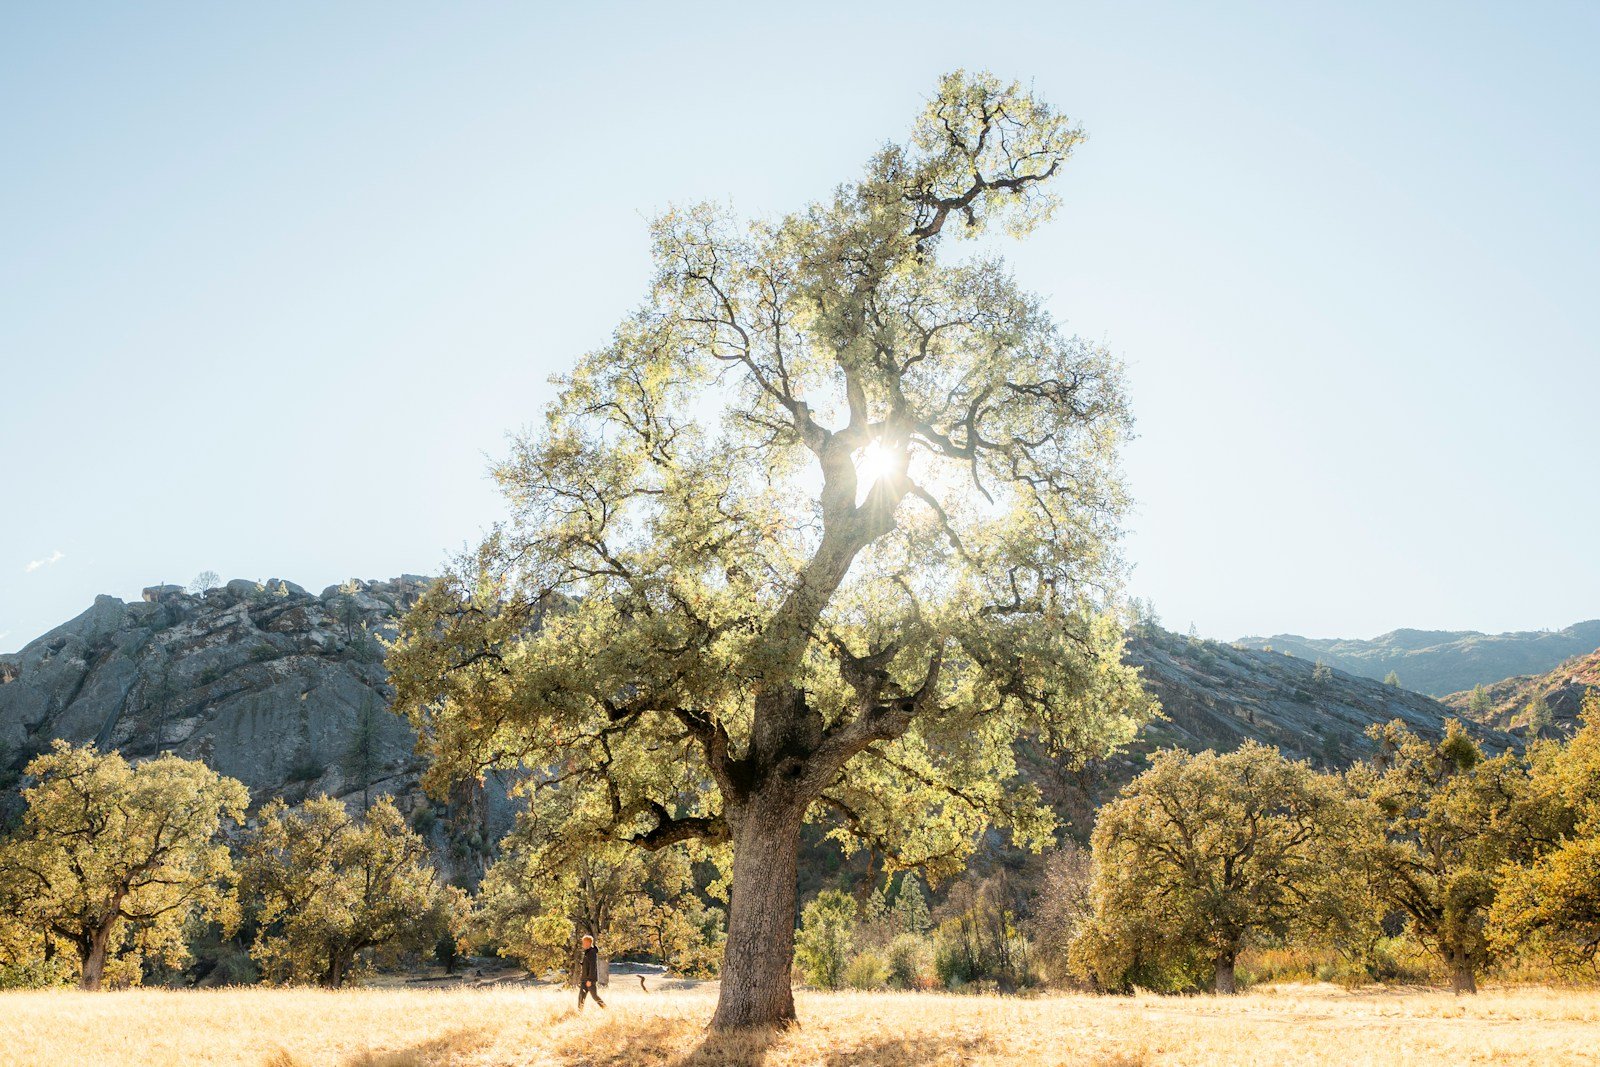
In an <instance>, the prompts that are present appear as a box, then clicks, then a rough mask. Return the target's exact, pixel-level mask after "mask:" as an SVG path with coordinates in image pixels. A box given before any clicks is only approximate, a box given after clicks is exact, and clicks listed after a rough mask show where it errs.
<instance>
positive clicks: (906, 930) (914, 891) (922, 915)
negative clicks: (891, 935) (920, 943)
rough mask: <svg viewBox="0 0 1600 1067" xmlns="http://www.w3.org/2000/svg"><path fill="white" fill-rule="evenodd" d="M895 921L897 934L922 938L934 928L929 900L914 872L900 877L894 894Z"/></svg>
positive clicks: (908, 872)
mask: <svg viewBox="0 0 1600 1067" xmlns="http://www.w3.org/2000/svg"><path fill="white" fill-rule="evenodd" d="M893 919H894V927H895V930H896V932H898V933H902V934H915V935H916V936H918V937H922V936H925V935H926V934H927V932H928V931H929V930H930V929H932V927H933V917H932V915H931V914H930V913H929V911H928V898H927V897H926V896H924V895H923V892H922V882H921V880H920V879H918V878H917V875H916V872H914V871H906V872H905V873H904V874H902V875H901V876H900V884H899V886H898V887H897V888H896V889H895V894H894V908H893Z"/></svg>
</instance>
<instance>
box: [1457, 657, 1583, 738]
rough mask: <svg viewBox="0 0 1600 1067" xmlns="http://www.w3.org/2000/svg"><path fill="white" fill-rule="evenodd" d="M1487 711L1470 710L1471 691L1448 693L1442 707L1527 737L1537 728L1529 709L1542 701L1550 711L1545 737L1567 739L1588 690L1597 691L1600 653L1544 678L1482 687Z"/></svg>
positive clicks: (1538, 676) (1521, 678)
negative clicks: (1536, 702) (1444, 706)
mask: <svg viewBox="0 0 1600 1067" xmlns="http://www.w3.org/2000/svg"><path fill="white" fill-rule="evenodd" d="M1483 689H1484V696H1485V698H1486V700H1487V704H1488V706H1487V708H1484V709H1482V710H1480V709H1476V708H1474V707H1473V695H1472V692H1471V691H1470V690H1464V691H1462V692H1459V693H1451V694H1450V695H1449V696H1447V697H1445V698H1444V703H1445V704H1446V705H1448V706H1449V707H1450V708H1451V709H1453V710H1454V711H1455V712H1456V713H1457V714H1459V715H1461V716H1462V717H1463V718H1466V719H1472V720H1474V721H1477V722H1479V723H1482V724H1484V725H1487V726H1492V727H1494V728H1495V729H1499V730H1516V731H1518V732H1519V733H1523V734H1526V733H1529V732H1531V730H1532V727H1533V726H1534V725H1536V724H1534V723H1531V722H1530V721H1529V719H1530V714H1529V710H1528V709H1529V706H1530V705H1532V704H1533V703H1534V702H1535V701H1536V700H1537V699H1538V698H1541V697H1542V698H1543V699H1544V703H1545V706H1546V707H1547V708H1549V709H1550V721H1549V723H1548V724H1546V725H1545V726H1544V727H1543V730H1542V733H1543V735H1544V736H1551V737H1568V736H1570V735H1571V734H1572V733H1573V732H1574V731H1575V730H1576V729H1577V728H1578V713H1579V712H1580V711H1581V710H1582V709H1583V698H1584V694H1586V693H1587V692H1588V691H1589V690H1590V689H1600V651H1595V652H1591V653H1589V654H1588V655H1586V656H1574V657H1572V658H1571V659H1569V660H1567V661H1566V662H1565V663H1562V664H1561V665H1560V666H1558V667H1556V669H1555V670H1553V671H1546V672H1545V673H1544V674H1525V675H1521V676H1519V677H1516V678H1507V679H1505V680H1504V681H1499V682H1495V683H1494V684H1493V685H1486V686H1484V687H1483Z"/></svg>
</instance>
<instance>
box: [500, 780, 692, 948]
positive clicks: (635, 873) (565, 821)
mask: <svg viewBox="0 0 1600 1067" xmlns="http://www.w3.org/2000/svg"><path fill="white" fill-rule="evenodd" d="M569 799H570V798H563V797H559V796H557V795H555V794H553V793H550V792H547V791H542V790H538V791H535V792H534V793H533V795H532V796H531V797H530V803H529V807H528V809H527V810H526V811H524V812H522V813H520V814H519V815H518V817H517V824H516V827H515V828H514V829H513V830H512V832H511V833H510V834H508V835H507V836H506V838H505V840H504V841H502V842H501V845H500V858H499V859H498V860H496V861H495V863H494V865H493V866H492V867H490V868H489V870H488V872H487V873H486V874H485V875H484V878H483V882H482V884H480V885H479V887H478V892H477V895H476V898H475V900H474V907H473V913H472V922H471V928H472V932H473V935H474V936H475V937H477V938H478V939H480V940H481V941H482V942H484V943H486V944H487V945H489V946H491V947H493V948H494V949H495V951H497V952H498V953H499V954H501V955H503V956H508V957H511V958H513V959H516V960H518V961H519V962H521V963H522V964H523V966H525V967H527V968H528V969H529V970H530V971H533V972H534V973H536V974H538V973H544V972H546V971H549V970H553V969H555V970H559V969H563V968H565V967H567V966H568V965H570V964H571V963H572V962H573V959H574V956H575V952H576V948H577V944H578V939H579V938H580V937H581V936H582V935H584V934H588V935H590V936H592V937H594V938H595V939H596V943H597V944H598V945H599V946H600V948H601V951H602V952H603V953H605V954H606V955H608V956H611V957H616V956H622V955H628V954H639V953H646V954H649V955H653V956H655V957H656V958H657V959H660V960H661V961H662V962H663V963H664V964H666V965H667V967H668V968H669V969H670V970H672V971H673V972H674V973H676V974H680V975H691V976H705V975H709V974H714V973H715V972H716V969H717V963H718V959H719V955H720V950H721V931H720V925H721V923H720V912H719V911H718V910H717V909H715V908H713V907H710V906H708V905H707V904H706V903H705V902H704V901H702V900H700V899H699V898H698V897H697V895H696V893H695V886H694V878H693V875H692V870H691V865H690V860H691V857H690V854H689V851H688V849H687V847H673V848H667V849H661V850H658V851H656V852H643V851H642V850H640V849H637V848H634V847H632V846H630V845H627V844H625V843H623V842H619V841H615V840H610V839H607V838H605V837H603V836H599V835H597V834H594V833H592V832H586V831H587V827H588V826H589V825H590V824H589V823H588V821H587V820H586V819H585V813H584V812H583V811H582V810H576V811H575V810H573V809H571V808H569V807H568V806H567V801H568V800H569Z"/></svg>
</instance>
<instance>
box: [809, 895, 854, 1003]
mask: <svg viewBox="0 0 1600 1067" xmlns="http://www.w3.org/2000/svg"><path fill="white" fill-rule="evenodd" d="M855 925H856V902H855V900H853V899H852V898H851V896H850V894H848V893H845V892H843V891H841V890H838V889H824V890H823V891H822V892H821V893H818V894H817V899H815V900H813V901H812V902H811V903H809V904H807V905H806V907H805V911H803V912H802V913H801V916H800V933H799V935H798V936H797V937H796V938H795V953H794V959H795V963H796V964H797V965H799V967H800V971H801V973H802V974H804V975H805V979H806V981H807V982H810V983H811V984H812V985H814V986H818V987H820V988H822V989H838V988H839V985H840V983H841V982H843V981H844V971H845V963H846V962H847V961H848V960H849V959H850V950H851V949H852V948H853V947H854V940H855Z"/></svg>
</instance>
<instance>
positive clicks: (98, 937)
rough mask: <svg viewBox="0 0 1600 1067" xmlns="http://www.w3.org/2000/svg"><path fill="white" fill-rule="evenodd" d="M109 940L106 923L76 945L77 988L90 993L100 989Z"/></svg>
mask: <svg viewBox="0 0 1600 1067" xmlns="http://www.w3.org/2000/svg"><path fill="white" fill-rule="evenodd" d="M110 940H111V924H110V923H106V924H105V925H104V926H102V927H101V928H100V929H98V930H96V931H94V933H92V934H90V935H89V937H88V939H87V940H85V941H82V942H80V943H79V945H78V962H79V964H80V970H79V975H78V988H79V989H87V990H90V991H91V992H93V991H96V990H98V989H99V988H100V981H101V979H102V978H103V977H104V976H105V973H106V945H107V944H108V943H109V942H110Z"/></svg>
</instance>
